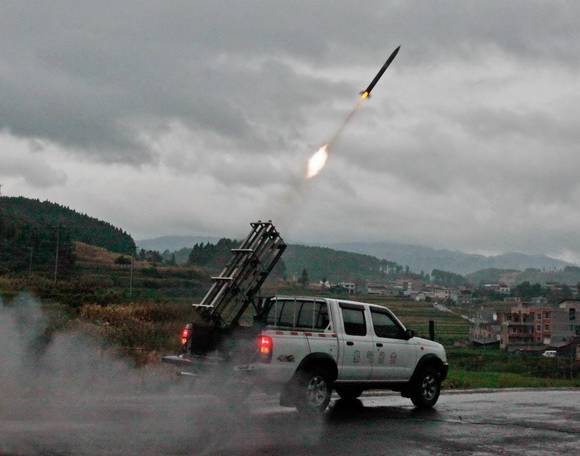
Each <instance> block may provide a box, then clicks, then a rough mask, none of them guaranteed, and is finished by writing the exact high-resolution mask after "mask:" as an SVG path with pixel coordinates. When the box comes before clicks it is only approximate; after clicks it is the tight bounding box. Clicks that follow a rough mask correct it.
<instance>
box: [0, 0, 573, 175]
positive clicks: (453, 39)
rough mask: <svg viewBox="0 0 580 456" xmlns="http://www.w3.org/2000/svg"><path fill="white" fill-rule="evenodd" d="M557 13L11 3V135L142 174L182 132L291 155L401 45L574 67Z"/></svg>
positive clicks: (426, 55) (421, 53) (567, 11)
mask: <svg viewBox="0 0 580 456" xmlns="http://www.w3.org/2000/svg"><path fill="white" fill-rule="evenodd" d="M556 3H558V6H559V7H554V3H553V2H551V3H547V2H529V1H526V2H509V3H507V2H446V1H441V2H435V3H433V4H430V5H429V7H428V8H427V7H426V5H425V3H422V2H402V3H401V2H391V3H387V4H386V5H385V3H384V2H366V3H365V7H364V8H361V7H360V5H354V4H352V3H350V2H305V1H304V2H219V1H217V2H216V1H208V2H179V1H175V2H146V3H143V2H138V3H135V2H121V3H119V2H98V3H94V4H90V3H81V4H79V3H78V2H72V1H55V2H47V3H35V4H34V5H33V4H30V3H26V2H10V3H5V4H4V5H3V7H2V8H3V11H2V15H1V17H0V26H1V27H2V30H3V39H2V43H1V44H0V93H1V94H2V103H1V104H0V127H2V128H6V129H8V130H9V131H10V132H11V133H12V134H14V135H17V136H22V137H26V138H41V139H46V140H50V141H52V142H54V143H57V144H61V145H63V146H65V147H67V148H68V149H70V150H71V151H74V152H76V153H81V154H86V155H89V156H91V157H93V158H95V159H99V160H104V161H112V162H128V163H135V164H138V163H143V162H148V161H152V160H155V159H156V156H155V154H154V152H153V151H152V150H151V148H150V146H149V144H148V142H147V141H145V140H144V139H143V136H144V135H146V136H148V137H155V136H156V135H159V134H162V133H163V132H165V131H166V130H167V128H168V125H170V124H171V122H175V121H177V122H180V123H182V124H183V125H185V126H186V127H187V128H189V129H190V130H191V131H193V132H195V133H196V134H197V135H199V136H200V139H202V140H203V139H204V137H205V135H207V136H208V143H207V144H206V145H207V146H212V145H213V142H212V141H211V140H210V139H211V138H212V137H215V136H217V137H218V138H221V140H223V141H226V142H230V143H231V148H232V149H236V150H238V149H240V150H242V151H243V150H255V151H257V152H261V151H267V150H270V149H272V148H282V149H284V148H288V147H289V145H290V144H292V141H293V140H295V138H294V136H295V135H299V132H300V131H302V129H303V127H304V126H305V124H306V123H307V122H309V120H308V118H307V117H306V116H305V112H308V110H310V112H311V111H312V109H313V107H314V106H316V105H325V104H327V103H328V102H327V100H329V99H333V100H337V99H338V100H346V99H348V98H347V97H349V96H351V95H352V93H353V92H354V90H356V89H357V88H355V87H351V86H350V83H340V78H341V76H340V75H341V72H340V71H339V70H338V69H340V68H347V67H348V65H351V64H353V63H358V64H360V65H365V67H366V66H371V65H372V66H371V68H374V67H375V66H376V65H377V61H378V62H380V60H381V59H382V58H383V54H384V53H385V52H386V49H387V48H390V47H392V46H393V45H395V44H398V43H403V44H404V48H405V54H406V56H404V57H403V56H402V57H403V58H404V59H405V68H407V70H405V71H415V70H413V69H412V67H414V66H417V65H419V66H420V65H426V64H432V63H434V62H438V63H439V64H444V61H445V59H449V58H454V59H466V58H468V59H469V58H471V59H477V58H478V57H479V56H480V55H481V54H482V53H486V52H489V50H490V49H499V50H502V51H503V52H506V53H509V54H511V55H513V56H514V57H515V58H518V59H525V58H529V59H534V61H535V62H536V63H540V62H546V64H550V63H552V64H556V65H576V64H577V63H576V62H578V61H580V59H578V56H579V52H578V50H579V46H580V32H579V28H578V27H577V23H576V18H577V17H579V14H578V13H579V12H580V6H579V5H578V4H576V3H568V2H556ZM301 65H307V66H309V67H310V68H311V69H316V70H317V71H319V72H322V71H324V72H325V74H326V75H327V76H328V79H323V78H321V77H320V76H314V75H313V74H311V73H308V72H304V71H300V66H301ZM331 78H332V79H331ZM331 81H333V82H332V83H331Z"/></svg>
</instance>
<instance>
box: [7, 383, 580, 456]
mask: <svg viewBox="0 0 580 456" xmlns="http://www.w3.org/2000/svg"><path fill="white" fill-rule="evenodd" d="M34 402H35V403H36V402H37V401H34ZM252 402H253V406H252V407H251V410H250V411H249V412H243V413H242V412H232V411H229V410H228V411H226V410H225V409H224V408H223V406H220V403H219V402H216V401H215V399H213V398H208V397H203V396H189V397H186V398H184V397H183V396H182V395H170V394H163V395H139V396H133V397H128V396H124V397H115V398H107V399H102V398H101V399H100V400H98V401H83V400H79V401H78V402H76V403H75V404H73V405H71V404H63V405H62V407H58V406H56V405H55V404H54V403H52V404H50V405H47V406H46V410H45V412H46V413H45V412H43V411H42V410H43V409H44V407H43V408H42V409H41V410H40V411H38V409H36V408H35V405H34V404H33V403H32V401H31V402H28V403H27V402H26V401H21V404H20V406H19V407H18V408H17V409H13V410H11V411H10V412H9V413H8V412H7V411H6V410H2V411H1V413H0V455H3V456H4V455H51V456H56V455H68V454H81V453H85V454H155V455H158V454H176V455H206V454H207V455H209V454H220V455H304V454H312V455H325V456H326V455H347V456H365V455H389V456H396V455H456V454H457V455H477V456H484V455H512V454H513V455H518V456H521V455H526V456H535V455H566V456H572V455H578V454H580V390H526V391H502V392H493V393H482V392H477V393H460V394H457V393H453V394H444V395H442V396H441V399H440V402H439V404H438V405H437V408H436V410H434V411H431V412H423V413H421V412H417V411H415V410H414V409H413V408H412V407H411V405H410V401H409V400H407V399H403V398H400V397H398V396H390V395H389V396H366V397H364V398H363V399H362V400H361V401H354V402H350V403H346V402H344V401H340V400H338V401H335V402H334V404H333V406H332V408H331V409H330V410H329V412H328V414H327V416H325V417H324V418H323V419H320V420H305V419H303V418H301V417H299V416H298V415H297V413H296V412H294V411H292V410H290V409H284V408H280V407H278V406H277V405H276V403H275V402H274V401H273V400H264V399H259V398H255V399H254V400H253V401H252ZM31 410H35V414H34V416H30V411H31Z"/></svg>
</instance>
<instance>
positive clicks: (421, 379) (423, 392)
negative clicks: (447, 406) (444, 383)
mask: <svg viewBox="0 0 580 456" xmlns="http://www.w3.org/2000/svg"><path fill="white" fill-rule="evenodd" d="M440 393H441V375H440V373H439V371H438V370H437V369H434V368H432V367H428V368H426V369H423V370H422V371H421V373H420V374H419V375H418V376H417V379H416V381H415V383H414V385H413V386H412V391H411V401H413V404H414V405H415V407H417V408H420V409H429V408H432V407H433V406H434V405H435V404H436V403H437V400H438V399H439V394H440Z"/></svg>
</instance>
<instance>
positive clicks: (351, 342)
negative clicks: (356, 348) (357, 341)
mask: <svg viewBox="0 0 580 456" xmlns="http://www.w3.org/2000/svg"><path fill="white" fill-rule="evenodd" d="M346 345H354V342H353V341H351V340H349V341H348V342H347V343H346Z"/></svg>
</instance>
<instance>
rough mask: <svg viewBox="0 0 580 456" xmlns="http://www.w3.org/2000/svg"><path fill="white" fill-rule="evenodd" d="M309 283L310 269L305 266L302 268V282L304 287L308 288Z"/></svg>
mask: <svg viewBox="0 0 580 456" xmlns="http://www.w3.org/2000/svg"><path fill="white" fill-rule="evenodd" d="M309 283H310V280H309V279H308V271H307V270H306V268H304V269H302V274H301V276H300V284H301V285H302V288H306V287H307V286H308V284H309Z"/></svg>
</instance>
